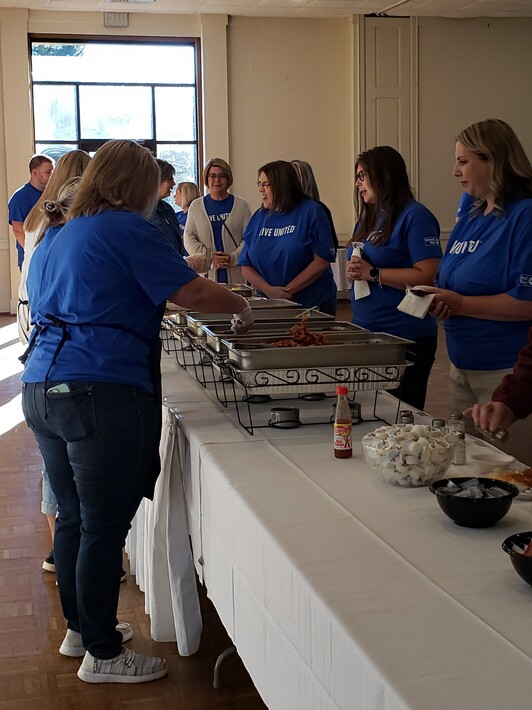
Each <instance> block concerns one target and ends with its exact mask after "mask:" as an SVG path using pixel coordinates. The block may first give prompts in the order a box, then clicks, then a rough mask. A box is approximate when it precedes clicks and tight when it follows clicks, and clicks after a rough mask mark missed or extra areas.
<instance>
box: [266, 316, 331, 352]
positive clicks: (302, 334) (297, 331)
mask: <svg viewBox="0 0 532 710" xmlns="http://www.w3.org/2000/svg"><path fill="white" fill-rule="evenodd" d="M307 320H308V317H303V318H302V319H301V323H299V324H298V325H294V326H292V327H291V328H290V335H291V337H290V338H283V339H282V340H277V341H276V342H275V343H268V347H270V348H302V347H307V346H308V345H332V342H331V341H330V340H328V339H327V338H326V337H325V335H323V333H311V332H310V331H309V330H308V329H307Z"/></svg>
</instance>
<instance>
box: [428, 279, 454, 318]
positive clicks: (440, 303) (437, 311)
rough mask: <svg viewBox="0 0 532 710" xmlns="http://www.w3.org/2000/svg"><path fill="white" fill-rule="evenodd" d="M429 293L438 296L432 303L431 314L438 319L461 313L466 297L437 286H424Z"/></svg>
mask: <svg viewBox="0 0 532 710" xmlns="http://www.w3.org/2000/svg"><path fill="white" fill-rule="evenodd" d="M423 290H424V291H426V292H427V293H435V294H436V296H435V298H434V300H433V301H432V303H431V305H430V314H431V315H433V316H434V318H436V319H437V320H446V319H447V318H450V317H451V316H455V315H459V314H460V311H461V308H462V304H463V300H464V297H463V296H462V294H461V293H457V292H456V291H448V290H447V289H444V288H436V287H435V286H423Z"/></svg>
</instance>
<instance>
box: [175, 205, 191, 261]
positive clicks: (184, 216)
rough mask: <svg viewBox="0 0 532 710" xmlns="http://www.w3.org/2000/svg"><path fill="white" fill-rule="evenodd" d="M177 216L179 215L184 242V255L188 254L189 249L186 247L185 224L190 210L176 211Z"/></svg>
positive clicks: (178, 219)
mask: <svg viewBox="0 0 532 710" xmlns="http://www.w3.org/2000/svg"><path fill="white" fill-rule="evenodd" d="M175 216H176V217H177V222H178V224H179V229H180V230H181V244H182V252H181V254H182V255H183V256H188V251H187V250H186V249H185V225H186V223H187V217H188V212H184V211H183V210H180V211H179V212H176V213H175Z"/></svg>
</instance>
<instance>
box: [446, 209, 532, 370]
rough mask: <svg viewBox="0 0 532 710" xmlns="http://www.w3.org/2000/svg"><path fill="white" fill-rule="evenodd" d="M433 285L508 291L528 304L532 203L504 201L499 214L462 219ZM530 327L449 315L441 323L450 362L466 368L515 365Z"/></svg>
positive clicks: (531, 297) (531, 294)
mask: <svg viewBox="0 0 532 710" xmlns="http://www.w3.org/2000/svg"><path fill="white" fill-rule="evenodd" d="M436 281H437V285H438V286H439V287H440V288H446V289H450V290H451V291H457V292H458V293H461V294H463V295H464V296H491V295H497V294H500V293H506V294H508V295H509V296H512V297H513V298H516V299H518V300H523V301H532V199H528V200H519V201H516V202H508V203H507V204H506V205H505V212H504V215H503V216H496V215H495V214H493V212H491V213H490V214H488V215H486V216H484V214H482V212H480V213H478V214H476V215H475V216H474V217H471V216H468V217H463V218H462V219H460V220H459V221H458V222H457V223H456V225H455V227H454V229H453V231H452V232H451V235H450V237H449V242H448V244H447V250H446V252H445V256H444V257H443V261H442V263H441V266H440V269H439V271H438V274H437V276H436ZM531 324H532V323H531V321H516V322H509V321H502V320H500V321H497V320H485V319H483V318H469V317H465V316H452V318H449V319H448V320H446V321H444V327H445V331H446V336H447V337H446V339H447V351H448V353H449V357H450V359H451V362H452V363H453V364H454V365H455V366H456V367H459V368H461V369H464V370H503V369H506V368H509V367H513V365H514V363H515V362H516V360H517V355H518V353H519V350H521V348H522V347H524V346H525V345H526V344H527V342H528V328H529V326H530V325H531Z"/></svg>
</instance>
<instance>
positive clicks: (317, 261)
mask: <svg viewBox="0 0 532 710" xmlns="http://www.w3.org/2000/svg"><path fill="white" fill-rule="evenodd" d="M329 266H330V264H329V262H328V261H326V260H325V259H322V257H321V256H318V255H317V254H314V258H313V260H312V261H311V262H310V264H309V265H308V266H307V267H306V268H305V269H303V271H301V272H300V273H299V274H298V275H297V276H296V277H295V278H293V279H292V280H291V281H290V283H288V284H286V286H285V287H284V289H285V292H286V293H288V294H289V295H292V294H295V293H298V291H302V290H303V289H304V288H306V287H307V286H310V284H311V283H314V281H316V280H317V279H319V277H320V276H321V275H322V274H324V273H325V272H326V271H327V269H328V268H329Z"/></svg>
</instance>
